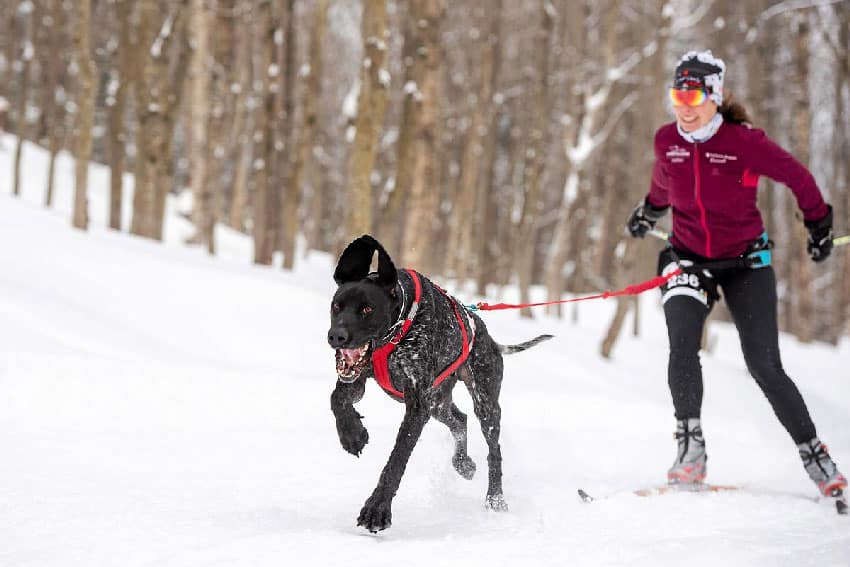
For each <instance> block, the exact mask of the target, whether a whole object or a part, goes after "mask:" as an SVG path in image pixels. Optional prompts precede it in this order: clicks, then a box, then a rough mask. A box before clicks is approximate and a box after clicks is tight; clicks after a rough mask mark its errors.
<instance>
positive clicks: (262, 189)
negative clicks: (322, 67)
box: [253, 0, 278, 265]
mask: <svg viewBox="0 0 850 567" xmlns="http://www.w3.org/2000/svg"><path fill="white" fill-rule="evenodd" d="M258 7H259V14H258V17H257V23H258V30H259V31H258V33H257V38H256V39H257V43H258V46H257V47H256V48H255V52H256V53H257V54H259V57H260V66H259V68H260V70H261V71H260V72H261V77H260V81H259V82H260V85H261V86H260V93H259V96H258V100H259V101H260V103H259V104H258V105H257V107H256V113H255V116H254V143H255V146H254V147H255V148H256V151H257V154H258V156H259V159H255V160H254V170H255V175H254V183H255V186H254V189H255V190H254V200H253V210H254V215H253V219H254V227H253V231H254V262H255V263H257V264H263V265H271V263H272V254H273V252H274V243H275V226H274V225H275V221H274V219H275V218H276V216H277V215H276V206H275V203H276V200H275V199H274V198H273V195H274V192H275V190H276V188H275V187H274V186H273V181H274V180H273V177H272V175H271V167H272V164H270V163H269V158H270V157H272V156H273V155H274V131H273V130H274V129H273V128H272V127H271V126H270V125H271V124H273V123H274V116H275V111H274V108H275V101H274V99H275V96H276V91H277V87H276V85H275V83H274V81H275V80H276V78H277V73H278V70H277V56H276V49H275V43H274V36H275V34H276V33H277V30H278V22H277V21H276V20H275V18H274V17H273V14H272V7H271V2H270V1H269V0H263V1H262V2H260V3H259V6H258Z"/></svg>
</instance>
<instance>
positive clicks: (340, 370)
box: [336, 343, 369, 384]
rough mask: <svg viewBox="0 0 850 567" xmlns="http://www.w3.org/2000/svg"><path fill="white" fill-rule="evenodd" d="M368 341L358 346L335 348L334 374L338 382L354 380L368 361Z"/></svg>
mask: <svg viewBox="0 0 850 567" xmlns="http://www.w3.org/2000/svg"><path fill="white" fill-rule="evenodd" d="M368 353H369V343H366V344H365V345H363V346H362V347H360V348H338V349H336V375H337V376H338V377H339V380H340V382H345V383H346V384H348V383H351V382H354V381H355V380H357V379H358V378H359V377H360V373H361V372H363V369H364V368H365V367H366V364H367V363H368V362H369V357H368V356H366V355H367V354H368Z"/></svg>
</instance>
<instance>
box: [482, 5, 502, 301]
mask: <svg viewBox="0 0 850 567" xmlns="http://www.w3.org/2000/svg"><path fill="white" fill-rule="evenodd" d="M489 18H490V29H489V33H488V35H487V45H488V47H489V53H487V54H485V57H487V58H489V60H490V67H491V69H490V86H489V89H488V92H487V96H486V98H485V99H484V100H482V101H481V103H482V104H484V105H485V107H486V111H485V113H484V116H485V124H486V125H487V126H486V128H487V135H486V136H485V138H484V150H483V151H484V155H483V156H482V157H481V161H482V162H483V167H484V181H483V183H480V184H479V199H478V202H479V203H480V207H481V218H480V225H479V227H478V228H479V230H478V232H479V233H480V234H479V238H478V251H477V257H478V271H477V282H476V283H477V292H478V294H479V295H482V296H483V295H486V293H487V284H488V283H493V282H496V281H498V277H497V275H496V273H497V269H498V268H497V266H496V264H497V262H496V259H497V257H498V256H499V254H498V247H497V246H496V245H495V243H496V242H497V240H498V231H497V227H498V213H499V207H498V205H497V201H496V199H497V195H498V191H497V188H496V187H495V180H496V148H497V141H498V138H499V136H498V124H499V118H500V115H501V112H500V109H501V108H502V106H501V104H497V103H496V98H497V93H498V89H499V79H500V77H501V73H502V0H493V1H491V2H490V10H489ZM499 98H501V97H499Z"/></svg>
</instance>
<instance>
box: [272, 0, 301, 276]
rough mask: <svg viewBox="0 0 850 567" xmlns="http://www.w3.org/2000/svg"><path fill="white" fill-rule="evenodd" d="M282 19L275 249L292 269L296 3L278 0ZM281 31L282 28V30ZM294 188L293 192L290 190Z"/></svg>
mask: <svg viewBox="0 0 850 567" xmlns="http://www.w3.org/2000/svg"><path fill="white" fill-rule="evenodd" d="M280 9H281V14H282V15H281V19H282V20H283V24H284V25H285V26H286V31H285V33H284V34H283V38H284V41H283V43H282V44H281V45H280V54H279V56H278V57H279V59H280V61H282V63H283V73H282V75H281V80H282V81H283V84H282V85H281V97H280V99H279V103H280V109H279V111H278V118H277V121H278V123H279V126H278V128H277V129H276V135H277V140H276V142H275V149H276V151H277V154H278V157H277V158H276V159H275V160H274V162H275V164H276V166H277V171H276V179H277V185H278V186H279V187H280V188H281V191H280V197H279V199H280V204H279V209H280V210H279V211H278V213H277V214H278V221H277V224H278V230H277V245H276V246H275V249H276V250H281V251H282V252H283V255H284V259H283V267H284V268H285V269H289V270H291V269H292V268H293V266H294V265H295V264H294V262H295V244H296V242H295V239H296V235H297V234H298V206H299V204H300V184H299V185H293V182H292V173H293V172H292V168H293V167H294V164H293V162H294V161H295V159H297V151H298V150H297V149H296V147H295V85H296V81H297V79H296V75H297V73H296V70H295V54H296V51H297V41H296V38H295V0H280ZM281 31H283V29H281ZM293 187H295V190H290V189H292V188H293Z"/></svg>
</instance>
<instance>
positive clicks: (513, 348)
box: [499, 335, 555, 354]
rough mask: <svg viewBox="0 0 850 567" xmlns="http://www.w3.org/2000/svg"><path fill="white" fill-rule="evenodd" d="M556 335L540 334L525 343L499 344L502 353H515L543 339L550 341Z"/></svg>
mask: <svg viewBox="0 0 850 567" xmlns="http://www.w3.org/2000/svg"><path fill="white" fill-rule="evenodd" d="M554 336H555V335H539V336H536V337H534V338H533V339H531V340H530V341H525V342H524V343H519V344H518V345H499V352H501V353H502V354H514V353H515V352H522V351H524V350H527V349H530V348H531V347H533V346H534V345H536V344H539V343H542V342H543V341H548V340H549V339H551V338H552V337H554Z"/></svg>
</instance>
